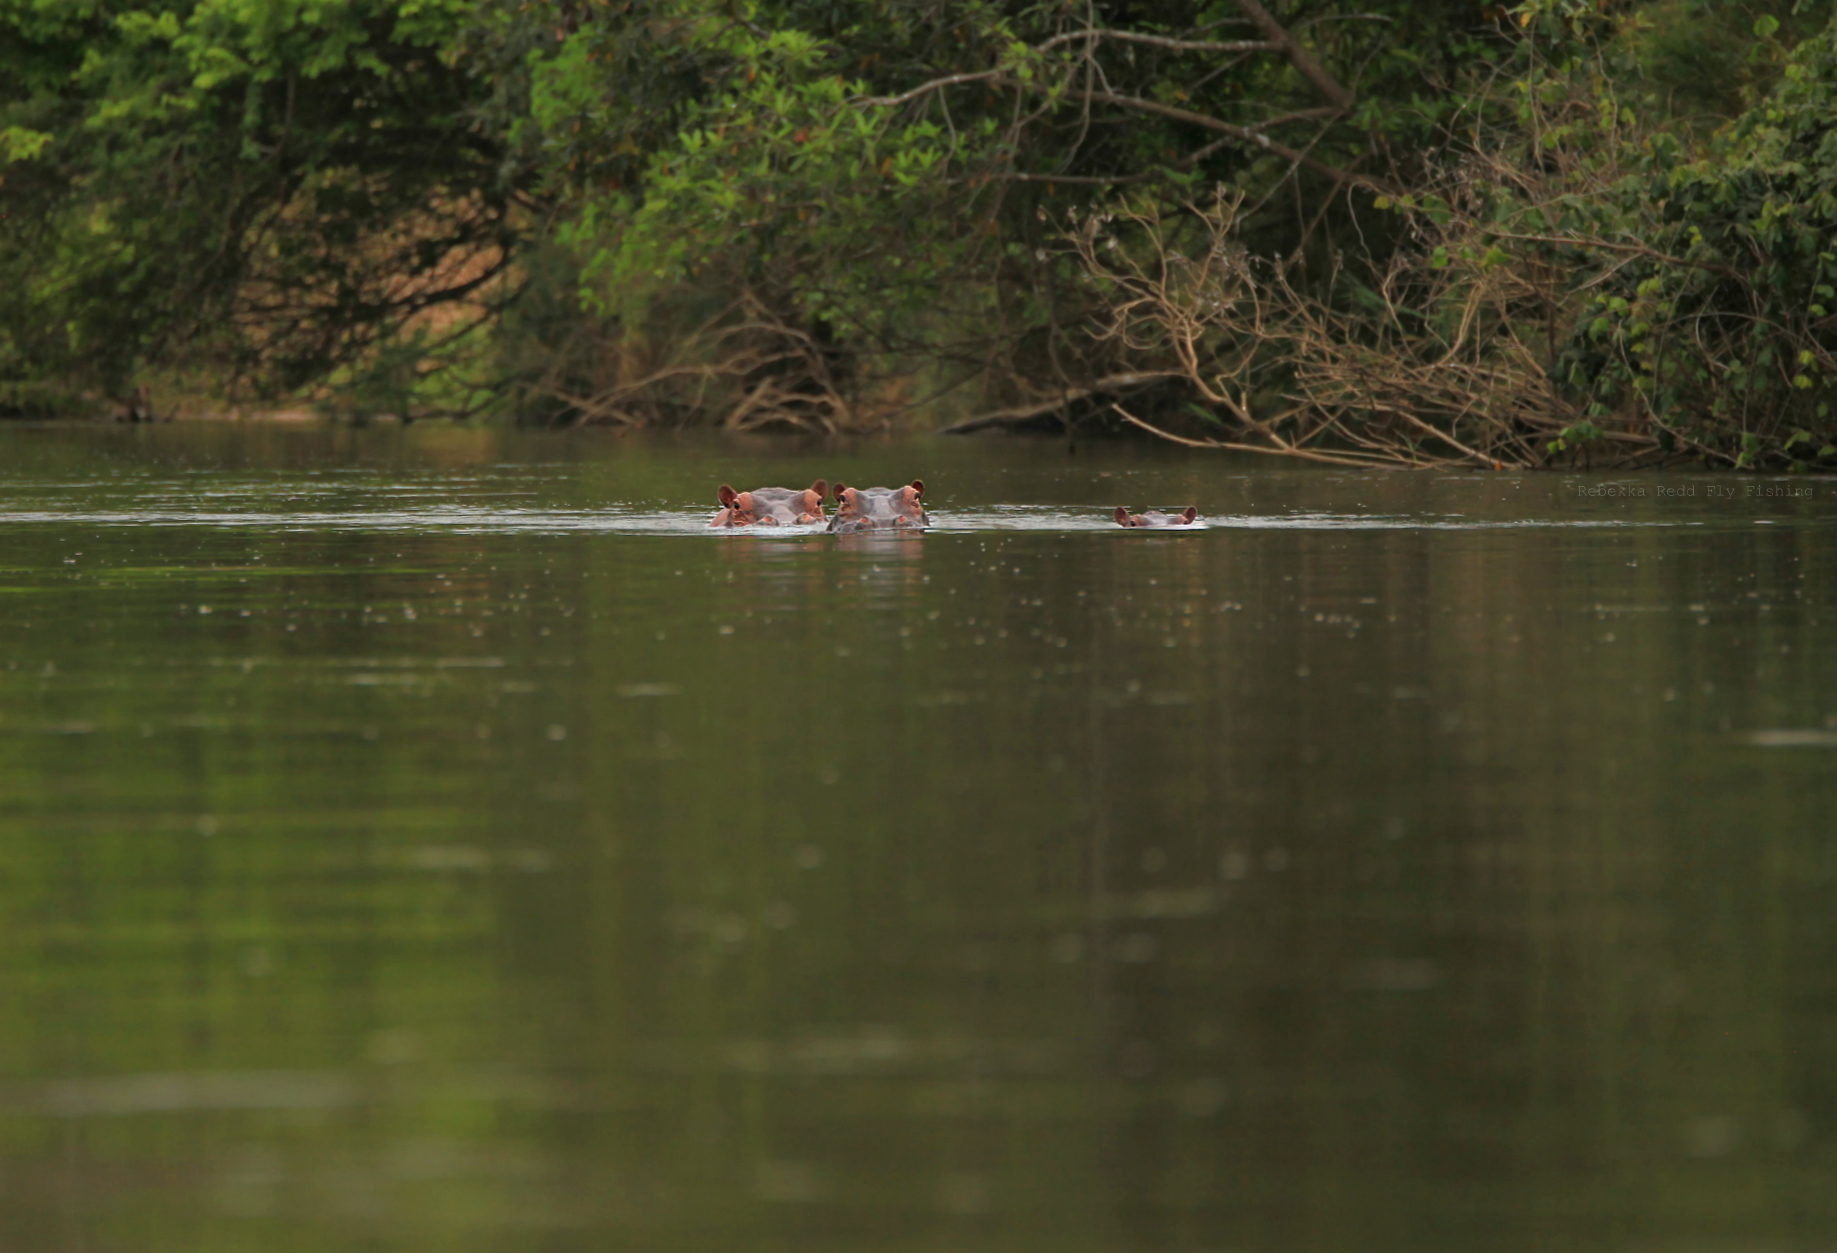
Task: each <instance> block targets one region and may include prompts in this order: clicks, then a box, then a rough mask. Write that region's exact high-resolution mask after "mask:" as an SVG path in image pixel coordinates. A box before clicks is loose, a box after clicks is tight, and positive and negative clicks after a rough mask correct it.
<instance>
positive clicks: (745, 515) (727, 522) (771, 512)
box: [708, 479, 829, 527]
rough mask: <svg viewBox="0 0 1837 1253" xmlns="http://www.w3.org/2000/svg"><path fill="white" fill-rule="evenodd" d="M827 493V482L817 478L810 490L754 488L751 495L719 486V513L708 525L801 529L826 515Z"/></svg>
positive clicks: (807, 488)
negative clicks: (824, 508)
mask: <svg viewBox="0 0 1837 1253" xmlns="http://www.w3.org/2000/svg"><path fill="white" fill-rule="evenodd" d="M828 492H829V481H828V480H827V479H818V480H817V481H816V482H814V483H812V484H811V485H810V486H809V487H806V488H804V489H802V490H801V491H800V490H797V489H794V488H789V487H755V488H754V489H753V490H752V491H750V492H736V491H735V490H734V489H733V488H731V487H729V486H727V484H725V483H723V484H721V490H720V492H719V493H718V495H719V498H720V501H721V511H720V512H719V513H717V514H715V515H714V519H713V521H711V522H709V523H708V525H709V526H711V527H712V526H801V525H803V524H805V523H807V522H821V521H823V520H824V519H825V518H827V517H828V516H829V515H828V514H825V513H824V512H823V497H824V496H825V495H827V494H828Z"/></svg>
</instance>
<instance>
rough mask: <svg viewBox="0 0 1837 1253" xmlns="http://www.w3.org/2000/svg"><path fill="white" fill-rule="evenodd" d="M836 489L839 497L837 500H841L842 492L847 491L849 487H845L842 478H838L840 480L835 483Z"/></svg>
mask: <svg viewBox="0 0 1837 1253" xmlns="http://www.w3.org/2000/svg"><path fill="white" fill-rule="evenodd" d="M820 481H821V480H819V482H820ZM834 490H835V493H836V499H837V500H841V499H842V493H843V492H846V491H847V490H848V489H847V488H846V487H844V486H842V483H841V481H840V480H838V481H837V482H836V485H835V489H834Z"/></svg>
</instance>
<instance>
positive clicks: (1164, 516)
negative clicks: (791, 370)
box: [836, 505, 1199, 526]
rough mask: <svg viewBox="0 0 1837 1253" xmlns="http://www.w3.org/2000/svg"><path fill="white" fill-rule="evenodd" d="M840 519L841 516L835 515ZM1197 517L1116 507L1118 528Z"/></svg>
mask: <svg viewBox="0 0 1837 1253" xmlns="http://www.w3.org/2000/svg"><path fill="white" fill-rule="evenodd" d="M836 516H838V517H840V516H841V515H840V514H838V515H836ZM1198 516H1199V508H1198V506H1196V505H1188V506H1187V507H1186V509H1185V511H1184V512H1181V513H1160V512H1158V511H1156V510H1154V509H1150V510H1149V511H1148V512H1147V513H1130V512H1129V511H1128V510H1127V509H1125V508H1123V507H1122V506H1121V505H1118V506H1117V507H1116V525H1118V526H1190V525H1191V524H1192V521H1193V519H1194V518H1197V517H1198Z"/></svg>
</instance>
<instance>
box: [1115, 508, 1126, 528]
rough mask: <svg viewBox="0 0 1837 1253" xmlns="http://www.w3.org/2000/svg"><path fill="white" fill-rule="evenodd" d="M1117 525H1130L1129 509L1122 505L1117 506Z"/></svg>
mask: <svg viewBox="0 0 1837 1253" xmlns="http://www.w3.org/2000/svg"><path fill="white" fill-rule="evenodd" d="M1116 525H1118V526H1128V525H1129V511H1128V510H1127V509H1125V508H1123V507H1122V506H1121V505H1118V506H1117V507H1116Z"/></svg>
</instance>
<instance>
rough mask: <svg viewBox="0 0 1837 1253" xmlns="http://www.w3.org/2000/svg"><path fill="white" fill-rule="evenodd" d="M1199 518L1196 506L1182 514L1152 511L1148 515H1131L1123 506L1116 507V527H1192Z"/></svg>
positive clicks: (1190, 507)
mask: <svg viewBox="0 0 1837 1253" xmlns="http://www.w3.org/2000/svg"><path fill="white" fill-rule="evenodd" d="M1198 516H1199V509H1198V507H1197V506H1196V505H1188V506H1187V507H1186V508H1185V509H1184V510H1183V511H1181V512H1180V513H1162V512H1161V511H1159V510H1158V509H1150V510H1148V511H1147V512H1146V513H1130V512H1129V511H1128V510H1127V509H1125V508H1123V507H1122V506H1121V505H1118V506H1117V507H1116V525H1118V526H1191V525H1192V524H1193V519H1194V518H1197V517H1198Z"/></svg>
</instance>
